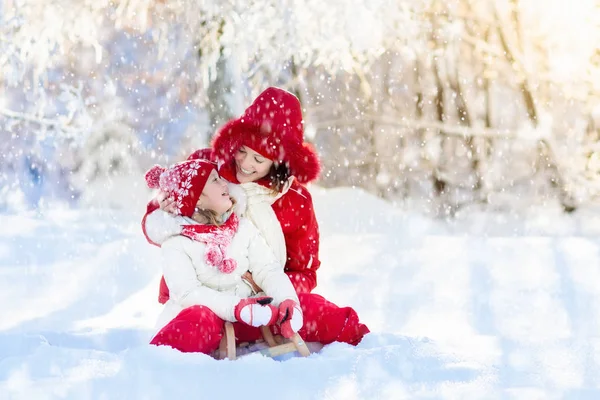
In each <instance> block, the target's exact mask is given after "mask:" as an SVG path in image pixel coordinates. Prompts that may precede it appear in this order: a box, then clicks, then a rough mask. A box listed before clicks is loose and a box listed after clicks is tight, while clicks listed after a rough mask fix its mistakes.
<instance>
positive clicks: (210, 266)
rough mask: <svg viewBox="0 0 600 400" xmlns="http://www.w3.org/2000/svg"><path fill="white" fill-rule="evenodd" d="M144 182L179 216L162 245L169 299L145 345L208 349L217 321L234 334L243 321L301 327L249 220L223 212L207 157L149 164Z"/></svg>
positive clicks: (224, 202)
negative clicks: (231, 326) (175, 230)
mask: <svg viewBox="0 0 600 400" xmlns="http://www.w3.org/2000/svg"><path fill="white" fill-rule="evenodd" d="M146 182H147V184H148V186H149V187H151V188H160V189H161V190H163V191H165V192H168V193H169V194H170V195H171V196H172V197H174V198H175V199H176V208H177V212H178V213H179V214H180V215H181V216H183V217H185V221H186V222H187V224H186V225H183V226H182V230H181V234H180V235H177V236H174V237H172V238H170V239H168V240H167V241H165V242H164V243H163V245H162V254H163V268H164V270H163V272H164V276H165V280H166V282H167V285H168V287H169V289H170V299H169V301H168V302H167V303H166V305H165V309H164V311H163V313H162V314H161V316H160V317H159V322H158V325H159V327H160V330H159V331H158V333H157V334H156V335H155V336H154V338H153V339H152V341H151V344H155V345H168V346H171V347H174V348H176V349H178V350H180V351H184V352H202V353H206V354H210V353H211V352H213V351H214V350H216V349H217V347H218V345H219V341H220V339H221V337H222V330H223V323H224V321H231V322H234V323H236V325H239V327H237V328H236V334H237V335H236V336H238V339H240V340H241V339H242V338H241V337H240V336H244V335H243V334H244V332H246V331H248V329H247V328H249V327H259V326H261V325H267V326H268V325H277V330H278V331H279V333H281V334H282V335H283V336H284V337H291V336H292V335H293V334H294V333H295V332H297V331H298V330H299V329H300V328H301V327H302V325H303V316H302V310H301V307H300V303H299V300H298V296H297V294H296V292H295V290H294V287H293V286H292V284H291V282H290V280H289V278H288V277H287V275H286V274H285V273H284V272H283V267H282V265H281V264H280V263H279V262H278V261H277V259H276V258H275V256H274V254H273V252H272V250H271V249H270V248H269V247H268V246H267V244H266V242H265V240H264V239H263V237H262V236H261V235H260V233H259V232H258V230H257V229H256V227H255V226H254V225H253V224H252V223H251V222H250V221H249V220H247V219H244V218H241V219H240V218H238V216H237V215H236V214H235V213H232V212H231V211H230V210H231V209H232V208H233V202H232V199H231V198H230V196H229V192H228V189H227V184H226V182H225V181H223V180H222V179H221V178H220V177H219V175H218V173H217V170H216V165H215V164H213V163H211V162H209V161H206V160H191V161H184V162H182V163H179V164H176V165H175V166H173V167H171V168H169V169H165V168H162V167H159V166H155V167H153V168H152V169H151V170H150V171H148V172H147V173H146ZM246 272H250V273H252V276H253V279H254V282H256V284H257V285H258V286H260V288H261V289H262V290H263V291H264V295H262V296H260V297H252V295H253V290H252V288H251V286H249V285H248V284H247V283H246V282H244V280H243V279H242V275H243V274H244V273H246ZM254 331H258V330H257V329H255V328H254ZM244 339H246V340H249V339H252V338H249V337H245V338H244Z"/></svg>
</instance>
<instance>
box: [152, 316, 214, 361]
mask: <svg viewBox="0 0 600 400" xmlns="http://www.w3.org/2000/svg"><path fill="white" fill-rule="evenodd" d="M223 324H224V322H223V320H222V319H221V318H219V317H217V315H216V314H215V313H214V312H212V311H211V310H210V309H209V308H208V307H204V306H192V307H188V308H186V309H185V310H183V311H181V312H180V313H179V314H177V316H176V317H175V318H173V319H172V320H171V321H170V322H169V323H168V324H167V325H165V326H164V327H163V328H162V329H161V330H160V332H158V333H157V334H156V336H155V337H154V339H152V341H151V342H150V344H154V345H157V346H161V345H165V346H171V347H173V348H175V349H177V350H179V351H182V352H184V353H204V354H210V353H212V352H213V351H214V350H216V349H217V348H218V347H219V342H220V340H221V337H222V336H223Z"/></svg>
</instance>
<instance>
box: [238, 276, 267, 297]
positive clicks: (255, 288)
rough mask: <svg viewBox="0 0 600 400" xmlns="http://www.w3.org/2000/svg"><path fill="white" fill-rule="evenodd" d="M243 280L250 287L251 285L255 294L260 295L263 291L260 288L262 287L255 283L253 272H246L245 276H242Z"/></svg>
mask: <svg viewBox="0 0 600 400" xmlns="http://www.w3.org/2000/svg"><path fill="white" fill-rule="evenodd" d="M242 279H243V280H244V281H246V283H248V285H250V287H251V288H252V290H253V291H254V293H260V292H262V291H263V290H262V289H261V288H260V286H258V285H257V284H256V282H254V279H252V273H251V272H248V271H246V272H244V274H243V275H242Z"/></svg>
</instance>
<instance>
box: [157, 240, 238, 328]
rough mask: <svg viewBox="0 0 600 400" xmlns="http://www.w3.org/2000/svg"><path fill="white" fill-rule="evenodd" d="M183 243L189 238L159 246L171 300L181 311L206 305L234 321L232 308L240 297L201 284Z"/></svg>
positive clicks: (223, 317) (219, 314) (224, 317)
mask: <svg viewBox="0 0 600 400" xmlns="http://www.w3.org/2000/svg"><path fill="white" fill-rule="evenodd" d="M186 241H189V239H187V238H185V237H182V236H178V237H175V238H172V239H169V240H168V241H166V242H165V243H164V244H163V246H162V254H163V272H164V275H165V280H166V282H167V285H168V287H169V291H170V296H171V299H172V300H174V301H176V302H177V303H179V304H180V305H181V306H182V307H184V308H186V307H190V306H194V305H202V306H206V307H208V308H210V309H211V310H212V311H213V312H214V313H215V314H217V316H219V318H221V319H223V320H226V321H231V322H235V321H236V319H235V314H234V309H235V306H236V305H237V304H238V303H239V301H240V300H241V298H240V297H238V296H235V295H232V294H228V293H223V292H219V291H217V290H214V289H211V288H208V287H206V286H203V285H202V282H200V281H199V280H198V276H197V275H196V270H195V268H194V265H193V264H192V260H191V259H190V257H189V256H188V255H187V253H186V252H185V249H184V245H185V243H186ZM197 245H200V244H199V243H198V244H197Z"/></svg>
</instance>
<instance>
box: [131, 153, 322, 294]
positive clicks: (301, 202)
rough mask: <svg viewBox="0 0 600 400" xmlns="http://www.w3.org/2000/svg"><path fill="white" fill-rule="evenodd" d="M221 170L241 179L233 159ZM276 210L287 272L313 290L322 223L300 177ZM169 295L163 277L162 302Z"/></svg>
mask: <svg viewBox="0 0 600 400" xmlns="http://www.w3.org/2000/svg"><path fill="white" fill-rule="evenodd" d="M203 151H204V150H199V151H196V152H195V153H193V154H192V155H191V156H190V157H189V158H188V159H193V158H198V156H199V155H200V154H202V155H203V154H204V153H202V152H203ZM219 174H220V175H221V176H222V177H223V178H225V179H226V180H228V181H229V182H232V183H239V182H238V180H237V178H236V177H235V169H234V164H233V162H231V163H228V164H225V165H223V166H221V168H220V169H219ZM257 183H258V184H261V185H263V186H267V187H268V185H269V182H268V180H266V179H263V180H261V181H257ZM272 207H273V211H275V215H276V216H277V219H278V220H279V223H280V224H281V229H282V231H283V236H284V239H285V245H286V252H287V262H286V264H285V266H284V271H285V273H286V274H287V275H288V276H289V277H290V280H291V282H292V284H293V285H294V288H295V289H296V292H297V293H310V292H311V291H312V290H313V289H314V288H315V287H316V286H317V273H316V271H317V269H319V267H320V266H321V261H320V260H319V226H318V224H317V219H316V217H315V211H314V207H313V202H312V197H311V195H310V193H309V192H308V190H307V189H306V188H305V187H304V186H303V185H302V184H300V183H298V182H297V181H296V180H294V182H293V183H292V186H291V187H290V189H289V190H288V192H287V193H286V194H284V195H283V196H281V197H280V198H279V199H277V200H276V201H275V202H274V203H273V205H272ZM156 208H157V203H156V201H154V203H153V202H150V203H149V204H148V209H147V213H146V215H148V214H150V213H151V212H154V211H155V210H156ZM145 220H146V216H144V219H143V220H142V229H143V231H144V235H145V236H146V239H147V240H148V242H150V243H151V244H154V245H157V244H156V243H154V242H152V240H151V239H150V238H149V237H148V236H147V235H146V228H145ZM168 299H169V289H168V288H167V285H166V283H165V281H164V278H163V279H162V280H161V285H160V293H159V300H158V301H159V302H160V303H165V302H166V301H167V300H168Z"/></svg>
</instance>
